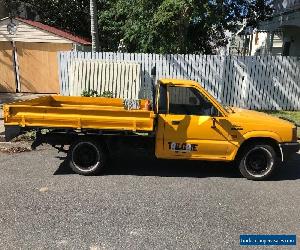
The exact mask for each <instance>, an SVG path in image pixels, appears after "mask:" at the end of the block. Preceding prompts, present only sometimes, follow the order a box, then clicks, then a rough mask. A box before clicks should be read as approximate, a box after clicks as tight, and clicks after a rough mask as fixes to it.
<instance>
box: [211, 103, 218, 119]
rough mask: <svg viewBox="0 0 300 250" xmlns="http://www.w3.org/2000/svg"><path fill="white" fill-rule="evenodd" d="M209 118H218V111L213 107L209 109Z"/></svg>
mask: <svg viewBox="0 0 300 250" xmlns="http://www.w3.org/2000/svg"><path fill="white" fill-rule="evenodd" d="M210 116H212V117H214V116H219V110H218V109H216V108H215V106H213V105H212V106H211V108H210Z"/></svg>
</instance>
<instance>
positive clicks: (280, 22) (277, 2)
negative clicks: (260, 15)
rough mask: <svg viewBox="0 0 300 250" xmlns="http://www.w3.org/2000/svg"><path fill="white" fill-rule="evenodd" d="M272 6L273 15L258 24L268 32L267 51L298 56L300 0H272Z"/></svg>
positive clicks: (260, 28) (299, 49) (299, 54)
mask: <svg viewBox="0 0 300 250" xmlns="http://www.w3.org/2000/svg"><path fill="white" fill-rule="evenodd" d="M274 8H275V10H274V14H273V16H272V17H271V18H270V19H269V20H267V21H265V22H262V23H260V25H259V30H260V31H265V32H266V33H267V34H268V37H267V42H266V49H267V53H268V54H271V55H283V56H300V0H274Z"/></svg>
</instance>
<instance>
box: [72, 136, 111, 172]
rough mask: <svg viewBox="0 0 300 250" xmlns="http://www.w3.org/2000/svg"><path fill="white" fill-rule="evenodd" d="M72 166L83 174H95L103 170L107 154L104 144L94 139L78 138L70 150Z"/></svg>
mask: <svg viewBox="0 0 300 250" xmlns="http://www.w3.org/2000/svg"><path fill="white" fill-rule="evenodd" d="M68 163H69V165H70V167H71V168H72V169H73V170H74V171H75V172H76V173H78V174H81V175H95V174H98V173H100V172H101V171H103V169H104V168H105V165H106V154H105V150H104V149H103V146H102V145H101V144H100V143H98V142H96V141H93V140H78V141H76V142H74V143H73V145H72V146H71V147H70V149H69V152H68Z"/></svg>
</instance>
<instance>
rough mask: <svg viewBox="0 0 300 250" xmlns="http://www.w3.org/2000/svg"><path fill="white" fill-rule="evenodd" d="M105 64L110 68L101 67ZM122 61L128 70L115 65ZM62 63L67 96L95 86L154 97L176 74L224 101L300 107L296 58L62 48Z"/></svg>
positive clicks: (250, 105)
mask: <svg viewBox="0 0 300 250" xmlns="http://www.w3.org/2000/svg"><path fill="white" fill-rule="evenodd" d="M105 62H106V63H105ZM108 62H110V63H108ZM76 63H77V64H76ZM104 64H105V65H106V67H107V65H109V66H108V67H110V70H103V66H99V65H104ZM120 64H123V68H124V67H127V68H126V69H127V70H124V69H123V70H122V69H121V68H122V67H121V68H116V67H117V65H120ZM59 65H60V86H61V94H62V95H78V94H80V91H82V90H84V89H86V88H92V89H95V90H98V91H99V90H101V91H107V90H109V91H112V92H113V93H114V96H116V97H122V98H133V99H135V98H148V99H151V97H152V90H153V84H154V83H155V82H156V80H157V79H160V78H176V79H191V80H195V81H197V82H199V84H201V85H202V86H203V87H204V88H205V89H206V90H208V91H209V92H210V93H211V94H212V95H214V96H215V97H216V98H217V99H218V100H219V101H221V103H223V104H225V105H233V106H238V107H243V108H250V109H258V110H281V109H283V110H300V61H299V59H297V57H283V56H263V57H256V56H255V57H254V56H252V57H242V56H217V55H159V54H136V53H112V52H99V53H86V52H60V53H59ZM74 65H77V66H74ZM79 65H80V66H79ZM91 65H93V66H91ZM97 65H98V66H97ZM125 65H127V66H125ZM133 65H134V66H133ZM138 69H140V70H138ZM130 76H131V78H130ZM79 78H80V80H79ZM122 78H124V79H126V80H125V83H124V80H122ZM74 79H77V80H74ZM100 79H101V80H100ZM109 79H110V80H109ZM138 79H140V80H138ZM122 81H123V82H122ZM130 81H132V82H130ZM74 86H76V87H74ZM74 88H75V89H76V91H74ZM72 89H73V90H72ZM124 93H132V94H130V96H129V95H128V94H127V95H126V94H125V95H124Z"/></svg>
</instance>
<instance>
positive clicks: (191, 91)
mask: <svg viewBox="0 0 300 250" xmlns="http://www.w3.org/2000/svg"><path fill="white" fill-rule="evenodd" d="M168 91H169V113H170V114H181V115H198V116H210V115H211V114H212V112H213V110H214V106H213V105H212V104H211V102H210V101H209V100H207V98H206V97H205V96H203V95H202V94H201V93H200V92H199V91H198V90H197V89H195V88H191V87H173V86H170V87H169V88H168Z"/></svg>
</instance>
